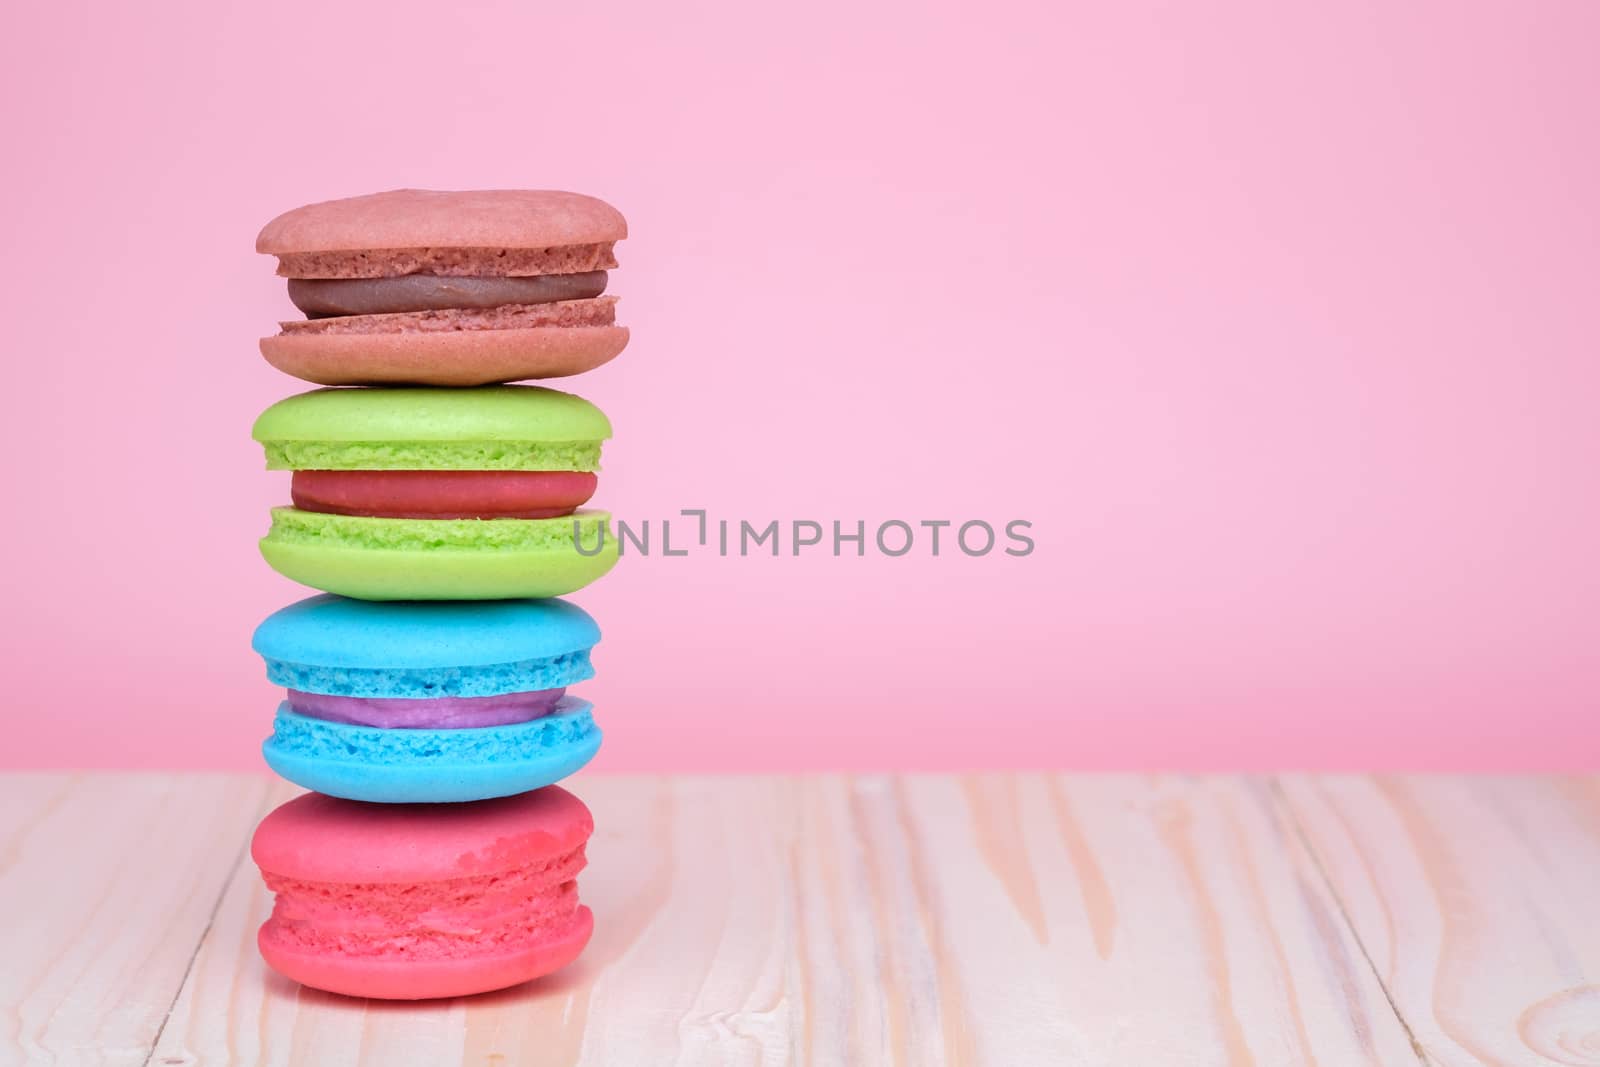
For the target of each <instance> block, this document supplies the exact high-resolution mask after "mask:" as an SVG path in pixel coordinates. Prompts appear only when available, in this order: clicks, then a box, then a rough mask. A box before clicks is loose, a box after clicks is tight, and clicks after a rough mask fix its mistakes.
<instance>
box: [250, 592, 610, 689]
mask: <svg viewBox="0 0 1600 1067" xmlns="http://www.w3.org/2000/svg"><path fill="white" fill-rule="evenodd" d="M599 640H600V627H599V625H598V624H597V623H596V622H595V621H594V619H593V618H592V617H591V616H590V615H589V613H588V612H586V611H584V610H583V609H582V608H580V607H578V606H577V605H576V604H569V603H567V602H566V601H563V600H505V601H500V602H497V603H491V604H447V603H446V604H441V603H429V604H370V603H366V602H363V601H360V600H346V599H342V598H340V597H336V596H326V595H324V596H312V597H307V598H306V599H304V600H300V601H296V602H295V603H293V604H290V605H289V606H288V607H284V608H279V609H278V610H277V611H275V612H273V613H272V614H271V615H269V616H267V618H266V619H264V620H263V621H262V623H261V625H259V626H257V627H256V630H255V633H254V635H252V637H251V639H250V647H251V648H252V649H254V650H255V651H256V652H257V653H258V654H260V655H261V657H262V658H264V659H267V660H269V661H270V660H276V661H279V662H280V663H282V664H294V665H298V666H301V667H310V668H317V667H327V668H337V669H340V670H348V669H350V668H357V669H364V670H371V669H380V670H381V669H384V668H407V669H412V670H416V669H425V668H450V669H452V670H456V669H460V668H471V667H486V666H496V665H500V664H512V663H517V662H521V661H527V660H535V659H548V658H552V657H556V656H562V655H566V654H569V653H574V652H583V651H587V650H588V649H590V648H592V647H593V646H594V645H595V643H596V642H598V641H599ZM590 677H593V675H592V673H591V672H590V671H589V669H588V665H587V663H584V664H582V670H581V673H579V674H576V675H574V676H571V677H567V678H562V679H552V680H547V684H540V685H537V686H534V688H551V687H553V686H556V685H570V684H572V683H573V682H575V681H582V680H583V679H585V678H590ZM304 682H305V679H300V680H299V684H294V685H290V686H289V687H290V688H306V686H305V684H304ZM284 684H289V682H288V681H287V680H285V681H284ZM524 688H526V687H524ZM317 691H318V692H331V693H356V694H360V695H365V696H418V695H421V694H418V693H413V692H409V691H404V690H398V691H394V692H374V691H369V690H368V689H367V688H365V687H360V686H350V685H342V686H339V687H336V688H333V689H326V690H323V689H318V690H317ZM507 691H514V690H503V689H474V690H470V691H463V692H462V693H460V694H455V695H473V696H476V695H483V694H484V693H488V692H507ZM429 692H430V693H432V692H435V691H434V690H431V689H430V690H429ZM437 695H441V696H447V695H452V690H451V689H449V688H447V687H443V686H441V687H439V689H438V690H437Z"/></svg>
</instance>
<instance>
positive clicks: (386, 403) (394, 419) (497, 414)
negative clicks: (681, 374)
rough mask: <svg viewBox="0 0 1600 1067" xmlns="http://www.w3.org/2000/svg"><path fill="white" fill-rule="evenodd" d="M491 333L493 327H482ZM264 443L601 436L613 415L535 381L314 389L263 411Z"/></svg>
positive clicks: (259, 426) (260, 434)
mask: <svg viewBox="0 0 1600 1067" xmlns="http://www.w3.org/2000/svg"><path fill="white" fill-rule="evenodd" d="M484 332H486V333H490V332H493V331H484ZM250 433H251V436H252V437H253V438H254V439H255V440H257V441H259V442H261V443H262V444H263V445H271V444H279V443H285V442H366V443H374V442H379V443H391V442H396V441H441V442H448V441H456V442H459V441H495V442H574V441H589V442H597V441H603V440H605V439H606V438H608V437H610V436H611V422H610V420H609V419H607V418H606V417H605V414H604V413H603V412H601V410H600V409H599V408H597V407H595V406H594V405H593V404H591V403H589V402H588V401H587V400H585V399H583V398H582V397H580V396H575V395H573V394H572V393H563V392H561V391H560V390H557V389H546V388H543V387H541V386H537V385H488V386H482V387H479V388H474V389H429V388H417V389H313V390H311V391H310V392H306V393H300V394H298V395H296V396H291V397H286V398H284V399H283V400H280V401H278V402H277V403H276V404H273V405H272V406H271V407H269V408H267V410H265V411H263V412H262V413H261V414H260V416H258V417H257V418H256V421H255V425H254V426H253V427H252V428H251V431H250Z"/></svg>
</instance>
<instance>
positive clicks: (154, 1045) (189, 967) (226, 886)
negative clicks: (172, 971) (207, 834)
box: [140, 788, 272, 1067]
mask: <svg viewBox="0 0 1600 1067" xmlns="http://www.w3.org/2000/svg"><path fill="white" fill-rule="evenodd" d="M271 804H272V790H271V789H270V788H264V789H262V791H261V801H260V803H258V804H257V805H256V815H255V818H254V819H253V820H252V821H251V833H252V834H253V833H254V832H255V823H259V822H260V821H261V820H262V819H263V818H264V817H265V816H266V813H267V809H268V808H269V807H270V806H271ZM249 852H250V834H246V835H245V838H244V840H243V841H241V842H239V848H238V851H237V852H235V853H234V856H233V869H232V870H230V871H229V872H228V877H226V878H224V879H223V880H222V886H221V888H219V889H218V890H217V899H216V900H214V901H212V902H211V911H210V913H209V914H208V915H207V916H206V924H205V926H204V927H202V928H201V930H200V936H199V937H198V938H196V939H195V943H194V951H192V952H190V953H189V962H188V963H187V964H185V965H184V968H183V977H182V978H180V979H179V980H178V984H177V986H176V987H175V988H174V989H173V990H172V999H171V1000H170V1001H169V1002H168V1003H167V1010H166V1012H165V1013H164V1014H163V1015H162V1016H161V1025H160V1026H158V1027H156V1033H155V1036H154V1037H153V1038H151V1039H150V1047H149V1049H147V1050H146V1051H145V1054H144V1061H143V1063H142V1064H141V1065H140V1067H150V1061H151V1060H152V1059H154V1058H155V1054H156V1049H158V1048H160V1047H161V1036H162V1035H163V1034H165V1033H166V1032H167V1024H168V1023H169V1022H171V1021H172V1013H173V1011H174V1010H175V1009H176V1008H177V1006H178V998H179V997H181V996H182V995H183V988H184V986H186V985H188V984H189V976H190V974H192V973H193V972H194V964H195V961H196V960H198V959H199V958H200V952H201V951H202V950H203V949H204V948H205V945H206V939H207V938H209V937H210V936H211V927H212V925H213V924H215V923H216V921H217V913H218V912H220V911H221V910H222V902H223V901H224V900H226V899H227V896H228V890H230V889H232V888H233V883H234V881H235V880H236V879H237V878H238V877H239V871H240V870H241V869H243V868H244V867H245V857H246V856H247V855H248V854H249Z"/></svg>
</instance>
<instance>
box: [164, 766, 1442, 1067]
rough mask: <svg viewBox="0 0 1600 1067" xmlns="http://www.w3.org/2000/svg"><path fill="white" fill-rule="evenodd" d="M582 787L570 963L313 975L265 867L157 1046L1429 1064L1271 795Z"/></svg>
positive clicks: (1100, 782) (314, 1055) (650, 783)
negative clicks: (401, 982) (277, 953)
mask: <svg viewBox="0 0 1600 1067" xmlns="http://www.w3.org/2000/svg"><path fill="white" fill-rule="evenodd" d="M573 788H574V790H575V791H576V792H578V793H579V794H580V795H581V796H583V797H584V798H585V800H586V801H587V802H588V803H589V804H590V806H591V807H592V808H593V809H594V812H595V820H596V825H597V828H598V829H597V832H596V837H595V840H594V841H593V843H592V846H591V866H590V869H589V870H588V871H587V872H586V873H585V875H584V877H583V878H582V880H581V885H582V892H583V895H584V897H585V899H586V900H588V901H589V902H590V904H591V905H592V906H593V907H594V909H595V912H596V914H597V916H598V917H599V925H598V928H597V932H596V936H595V940H594V942H593V943H592V945H591V946H590V949H589V950H588V952H587V953H586V954H585V956H584V957H583V959H582V960H581V961H580V963H579V964H578V965H576V966H575V967H573V968H571V969H569V970H568V971H567V972H565V973H563V974H560V975H557V976H554V977H552V978H551V979H548V980H545V981H542V982H537V983H533V984H531V985H529V986H526V987H523V988H520V989H516V990H511V991H507V992H504V993H499V994H494V995H490V996H486V997H478V998H471V999H468V1000H461V1001H449V1002H443V1003H437V1004H426V1005H383V1004H376V1003H363V1002H360V1001H351V1000H346V999H344V998H339V997H333V996H327V995H323V994H319V993H314V992H311V991H306V990H299V989H296V988H295V987H293V986H291V985H290V984H289V983H287V982H284V981H282V980H280V979H278V978H276V977H275V976H273V975H271V974H270V973H269V972H267V971H266V970H265V969H264V967H263V966H262V965H261V963H260V962H259V960H258V958H257V956H256V954H255V949H254V944H253V940H252V938H253V935H254V929H255V927H256V925H258V924H259V923H260V921H261V920H262V918H263V917H264V916H265V913H266V911H267V909H268V908H269V906H270V901H269V900H268V898H267V896H266V894H265V893H264V892H263V891H262V890H261V889H260V887H259V885H258V884H257V880H256V879H255V878H254V877H253V876H251V875H253V872H249V871H246V872H243V874H242V875H241V877H239V878H237V879H236V880H235V881H234V882H233V884H232V885H231V887H230V888H229V891H228V893H227V896H226V898H225V899H224V901H223V904H222V907H221V909H220V910H219V912H218V914H217V917H216V920H215V922H214V924H213V926H212V929H211V933H210V935H209V937H208V938H207V939H206V943H205V945H204V946H203V947H202V948H201V950H200V952H199V954H198V956H197V957H196V959H195V966H194V967H193V969H192V971H191V973H190V977H189V981H188V982H187V983H186V984H185V987H184V989H183V991H182V993H181V994H180V995H179V997H178V1000H177V1003H176V1005H175V1008H174V1011H173V1015H172V1019H171V1021H170V1022H169V1024H168V1025H167V1027H166V1029H165V1031H164V1032H163V1033H162V1038H161V1043H160V1045H159V1046H158V1047H157V1048H156V1050H155V1055H154V1057H153V1060H152V1062H153V1063H156V1064H192V1063H206V1064H221V1063H263V1064H288V1063H357V1064H385V1065H389V1064H402V1063H418V1064H422V1063H426V1064H446V1063H470V1064H492V1065H496V1067H510V1065H513V1064H539V1065H545V1064H635V1063H649V1064H660V1063H681V1064H784V1063H817V1064H918V1065H920V1064H977V1063H994V1064H1033V1063H1082V1064H1108V1065H1109V1064H1119V1065H1120V1064H1129V1063H1162V1064H1184V1065H1189V1064H1194V1065H1200V1064H1219V1065H1240V1064H1279V1063H1323V1064H1335V1065H1339V1067H1343V1065H1345V1064H1360V1063H1374V1064H1377V1063H1382V1064H1396V1063H1404V1062H1408V1061H1409V1062H1414V1056H1413V1054H1412V1052H1411V1049H1410V1046H1409V1045H1408V1043H1407V1041H1406V1038H1405V1035H1404V1031H1403V1029H1402V1028H1401V1026H1400V1025H1399V1023H1398V1022H1397V1021H1396V1019H1395V1018H1394V1015H1393V1013H1392V1012H1391V1011H1390V1010H1389V1008H1388V1005H1387V1003H1386V1001H1385V999H1384V996H1383V993H1382V990H1381V989H1380V988H1379V986H1378V984H1377V982H1376V980H1375V979H1374V978H1373V976H1372V974H1371V972H1370V970H1369V969H1367V968H1366V966H1365V964H1364V961H1363V960H1362V959H1361V957H1360V954H1359V951H1358V950H1357V949H1356V947H1355V945H1354V942H1353V940H1352V939H1350V938H1349V936H1348V934H1347V932H1346V931H1345V930H1344V929H1343V927H1342V925H1341V924H1340V922H1339V920H1338V907H1337V904H1336V903H1335V902H1334V901H1333V900H1332V899H1331V897H1330V896H1329V895H1328V893H1327V891H1326V889H1325V888H1324V887H1323V883H1322V881H1321V879H1320V878H1319V877H1318V876H1317V874H1316V871H1315V869H1314V868H1313V867H1312V866H1311V865H1310V863H1309V861H1308V859H1307V857H1306V856H1305V854H1304V853H1303V852H1302V851H1301V847H1300V844H1299V841H1298V840H1297V838H1296V837H1295V835H1294V834H1293V833H1292V832H1290V831H1289V830H1288V829H1287V827H1286V824H1285V823H1284V821H1283V819H1282V813H1281V812H1279V811H1278V810H1276V809H1275V808H1274V800H1273V795H1272V793H1271V791H1270V790H1269V789H1268V787H1267V786H1266V785H1265V784H1264V783H1261V782H1241V781H1237V780H1218V779H1162V780H1138V779H1127V778H1106V779H1066V778H1057V777H1049V776H1040V775H1032V776H1016V777H1011V776H993V777H975V778H968V779H961V780H957V779H952V778H888V777H864V778H849V779H847V778H839V777H825V778H799V779H794V778H670V779H668V778H661V779H651V778H607V777H584V778H580V779H579V780H578V781H576V782H575V783H574V786H573ZM285 795H287V790H285Z"/></svg>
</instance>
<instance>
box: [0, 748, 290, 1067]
mask: <svg viewBox="0 0 1600 1067" xmlns="http://www.w3.org/2000/svg"><path fill="white" fill-rule="evenodd" d="M265 794H266V780H265V779H264V778H249V777H241V776H220V775H192V776H186V777H174V776H168V775H125V774H119V775H81V776H80V775H72V776H69V775H18V774H11V775H4V776H0V915H3V916H5V919H4V923H5V928H4V936H3V937H0V1020H3V1022H0V1027H3V1028H0V1062H8V1063H29V1064H33V1063H62V1064H77V1063H107V1064H142V1063H144V1062H145V1059H146V1056H147V1055H148V1053H149V1051H150V1048H151V1045H152V1044H153V1042H154V1041H155V1039H156V1035H157V1033H158V1032H159V1030H160V1028H161V1025H162V1022H163V1021H164V1020H165V1018H166V1015H167V1010H168V1008H169V1007H170V1006H171V1004H172V1000H173V998H174V997H175V996H176V995H177V993H178V989H179V986H180V983H182V982H183V980H184V976H185V973H186V971H187V969H188V967H189V964H190V961H191V959H192V958H193V956H194V952H195V948H196V946H197V945H198V944H199V942H200V940H201V937H202V936H203V934H204V933H205V930H206V926H207V924H208V923H209V922H210V920H211V916H212V912H213V911H214V909H215V908H216V905H217V901H218V898H219V896H220V894H221V891H222V886H223V883H224V882H225V881H226V880H227V877H228V875H229V873H230V872H231V871H232V870H233V868H234V866H235V864H236V861H237V860H238V857H239V854H240V847H241V845H242V843H243V842H244V840H245V839H246V836H247V835H248V834H249V832H250V829H251V827H252V826H254V824H255V820H256V818H257V817H258V816H259V815H260V813H261V810H262V803H263V801H264V798H265Z"/></svg>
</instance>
